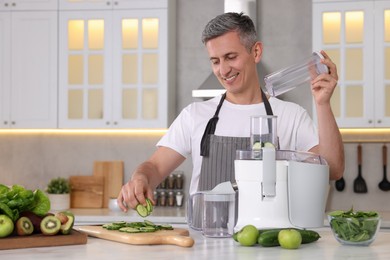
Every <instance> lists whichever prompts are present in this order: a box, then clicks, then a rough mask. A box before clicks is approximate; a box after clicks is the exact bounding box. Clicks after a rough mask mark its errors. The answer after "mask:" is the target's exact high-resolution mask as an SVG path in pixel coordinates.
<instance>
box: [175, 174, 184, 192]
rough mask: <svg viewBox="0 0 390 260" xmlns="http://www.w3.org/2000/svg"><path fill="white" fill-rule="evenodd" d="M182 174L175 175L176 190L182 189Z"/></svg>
mask: <svg viewBox="0 0 390 260" xmlns="http://www.w3.org/2000/svg"><path fill="white" fill-rule="evenodd" d="M183 178H184V177H183V174H182V173H177V174H176V182H175V186H176V187H175V188H176V189H179V190H181V189H183V182H184V179H183Z"/></svg>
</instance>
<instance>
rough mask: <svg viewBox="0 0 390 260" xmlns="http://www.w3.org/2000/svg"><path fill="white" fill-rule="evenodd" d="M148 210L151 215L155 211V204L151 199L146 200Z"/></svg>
mask: <svg viewBox="0 0 390 260" xmlns="http://www.w3.org/2000/svg"><path fill="white" fill-rule="evenodd" d="M146 209H147V210H148V212H149V214H150V213H152V211H153V204H152V201H151V200H150V199H149V198H146Z"/></svg>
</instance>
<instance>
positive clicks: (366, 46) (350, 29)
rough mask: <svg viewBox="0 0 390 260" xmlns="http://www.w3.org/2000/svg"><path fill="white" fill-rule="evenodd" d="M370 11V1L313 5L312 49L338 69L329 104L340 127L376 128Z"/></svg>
mask: <svg viewBox="0 0 390 260" xmlns="http://www.w3.org/2000/svg"><path fill="white" fill-rule="evenodd" d="M372 9H373V2H372V1H361V2H360V1H359V2H355V1H351V2H337V3H335V2H333V3H327V2H326V3H315V4H314V5H313V48H314V49H315V50H320V49H323V50H325V51H326V52H327V53H328V54H329V56H330V57H331V58H332V60H333V61H334V62H335V64H336V66H337V68H338V75H339V80H338V86H337V88H336V89H335V92H334V94H333V96H332V100H331V102H332V108H333V111H334V114H335V116H336V120H337V123H338V125H339V127H372V126H374V125H375V112H374V102H375V101H374V69H373V68H374V20H373V15H372Z"/></svg>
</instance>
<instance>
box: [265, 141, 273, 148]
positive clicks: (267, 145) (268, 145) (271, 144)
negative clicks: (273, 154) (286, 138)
mask: <svg viewBox="0 0 390 260" xmlns="http://www.w3.org/2000/svg"><path fill="white" fill-rule="evenodd" d="M264 147H270V148H275V145H274V144H273V143H271V142H265V143H264Z"/></svg>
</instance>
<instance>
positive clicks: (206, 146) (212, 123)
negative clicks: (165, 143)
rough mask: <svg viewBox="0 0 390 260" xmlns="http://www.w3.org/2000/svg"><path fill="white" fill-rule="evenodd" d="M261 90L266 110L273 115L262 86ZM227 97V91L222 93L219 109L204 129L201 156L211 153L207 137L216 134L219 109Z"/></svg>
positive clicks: (269, 114)
mask: <svg viewBox="0 0 390 260" xmlns="http://www.w3.org/2000/svg"><path fill="white" fill-rule="evenodd" d="M260 91H261V98H262V99H263V103H264V106H265V111H266V112H267V115H268V116H272V115H273V112H272V108H271V104H270V103H269V101H268V99H267V96H266V95H265V93H264V91H263V90H262V89H261V88H260ZM225 98H226V92H225V93H224V94H223V95H222V97H221V99H220V100H219V104H218V106H217V110H216V111H215V114H214V116H213V117H212V118H210V120H209V122H208V123H207V125H206V129H205V130H204V133H203V136H202V140H201V142H200V155H201V156H208V155H209V148H210V147H209V141H208V138H207V137H208V136H209V135H211V134H214V132H215V128H216V126H217V123H218V119H219V117H218V115H219V111H220V110H221V107H222V104H223V101H225Z"/></svg>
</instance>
